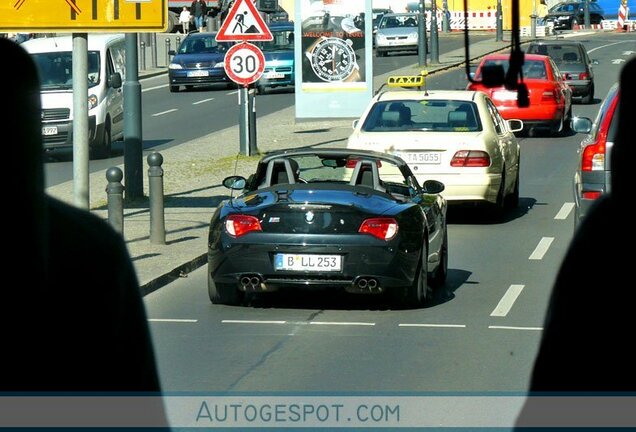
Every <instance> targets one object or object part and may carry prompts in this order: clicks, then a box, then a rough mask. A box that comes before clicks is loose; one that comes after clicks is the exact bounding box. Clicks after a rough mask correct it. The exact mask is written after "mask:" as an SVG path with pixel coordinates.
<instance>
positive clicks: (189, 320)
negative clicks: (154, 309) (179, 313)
mask: <svg viewBox="0 0 636 432" xmlns="http://www.w3.org/2000/svg"><path fill="white" fill-rule="evenodd" d="M148 321H150V322H174V323H195V322H199V320H195V319H172V318H148Z"/></svg>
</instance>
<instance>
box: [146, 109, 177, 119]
mask: <svg viewBox="0 0 636 432" xmlns="http://www.w3.org/2000/svg"><path fill="white" fill-rule="evenodd" d="M175 111H178V110H177V109H176V108H172V109H169V110H167V111H162V112H158V113H155V114H153V115H152V116H153V117H159V116H162V115H166V114H170V113H171V112H175Z"/></svg>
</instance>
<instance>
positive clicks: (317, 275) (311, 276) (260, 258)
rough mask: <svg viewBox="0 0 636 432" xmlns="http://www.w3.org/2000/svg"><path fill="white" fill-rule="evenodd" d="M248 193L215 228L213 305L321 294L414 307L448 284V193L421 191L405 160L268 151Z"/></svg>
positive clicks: (236, 179) (244, 186)
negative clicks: (305, 291)
mask: <svg viewBox="0 0 636 432" xmlns="http://www.w3.org/2000/svg"><path fill="white" fill-rule="evenodd" d="M223 184H224V185H225V186H226V187H228V188H230V189H233V190H242V193H241V194H240V195H239V196H237V197H235V198H230V199H229V200H226V201H225V202H223V203H221V204H220V205H219V207H218V208H217V209H216V211H215V212H214V215H213V216H212V219H211V221H210V232H209V239H208V290H209V297H210V300H211V301H212V303H221V304H232V305H237V304H240V303H241V299H242V297H243V296H244V294H245V293H246V292H247V293H250V292H258V293H267V292H270V291H275V290H278V289H280V288H285V287H287V288H290V289H302V288H303V287H307V286H309V287H323V288H335V289H344V290H346V291H348V292H352V293H360V294H374V295H375V294H382V293H387V294H390V295H392V296H395V299H397V300H398V301H399V302H400V304H402V305H406V306H410V307H417V306H419V305H420V304H421V303H422V302H423V301H424V300H430V298H431V295H432V290H433V287H436V286H440V285H442V284H443V283H444V281H445V280H446V274H447V270H448V238H447V234H446V202H445V200H444V199H443V198H442V196H440V195H439V193H440V192H441V191H442V190H443V189H444V185H443V184H442V183H440V182H438V181H435V180H430V181H427V182H426V183H424V184H423V185H422V186H420V184H419V183H418V182H417V179H416V178H415V176H414V175H413V173H412V172H411V170H410V169H409V167H408V165H407V164H406V163H405V162H404V161H403V160H402V159H400V158H398V157H396V156H392V155H387V154H383V153H375V152H369V151H361V150H357V151H356V150H347V149H298V150H290V151H278V152H274V153H269V154H268V155H267V156H265V157H263V158H262V159H261V160H260V162H259V163H258V166H257V167H256V171H255V172H254V173H253V174H252V175H251V176H250V177H249V178H248V179H246V178H244V177H241V176H230V177H227V178H226V179H224V180H223Z"/></svg>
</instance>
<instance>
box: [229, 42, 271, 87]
mask: <svg viewBox="0 0 636 432" xmlns="http://www.w3.org/2000/svg"><path fill="white" fill-rule="evenodd" d="M223 67H224V69H225V73H226V74H227V76H228V77H229V78H230V79H231V80H232V81H234V82H235V83H237V84H242V85H243V86H247V85H249V84H251V83H253V82H255V81H258V79H259V78H260V77H261V75H263V69H265V56H264V55H263V52H262V51H261V50H260V48H258V47H257V46H256V45H254V44H251V43H249V42H243V43H239V44H236V45H233V46H232V47H231V48H230V49H229V50H228V51H227V53H225V61H224V63H223Z"/></svg>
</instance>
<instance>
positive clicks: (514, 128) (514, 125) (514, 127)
mask: <svg viewBox="0 0 636 432" xmlns="http://www.w3.org/2000/svg"><path fill="white" fill-rule="evenodd" d="M507 123H508V129H510V132H519V131H520V130H522V129H523V121H521V120H517V119H510V120H507Z"/></svg>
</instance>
